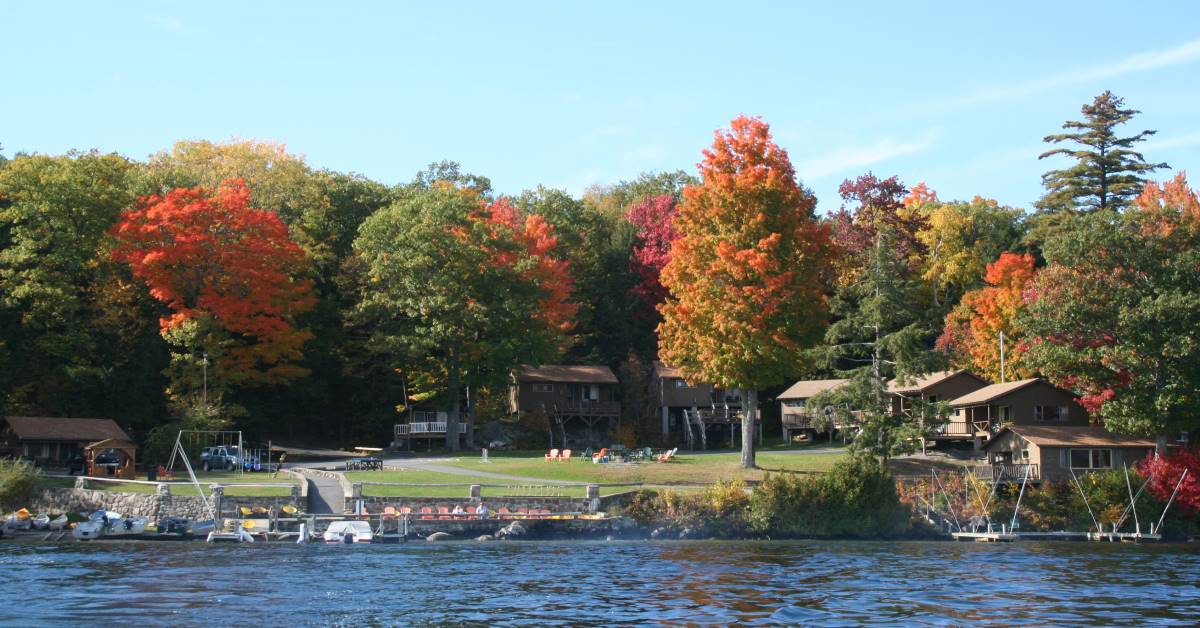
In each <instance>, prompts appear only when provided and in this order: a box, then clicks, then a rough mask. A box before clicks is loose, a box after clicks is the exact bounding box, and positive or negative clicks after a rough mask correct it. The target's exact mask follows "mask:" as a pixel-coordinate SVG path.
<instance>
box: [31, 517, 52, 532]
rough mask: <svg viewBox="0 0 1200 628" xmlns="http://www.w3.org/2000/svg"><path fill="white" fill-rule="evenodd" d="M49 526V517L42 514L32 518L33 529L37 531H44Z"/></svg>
mask: <svg viewBox="0 0 1200 628" xmlns="http://www.w3.org/2000/svg"><path fill="white" fill-rule="evenodd" d="M49 525H50V515H48V514H46V513H42V514H40V515H38V516H36V517H34V518H33V527H34V529H37V530H45V529H46V528H47V527H48V526H49Z"/></svg>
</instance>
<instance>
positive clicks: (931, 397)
mask: <svg viewBox="0 0 1200 628" xmlns="http://www.w3.org/2000/svg"><path fill="white" fill-rule="evenodd" d="M925 401H926V402H928V403H937V401H938V396H937V395H929V396H928V397H926V398H925Z"/></svg>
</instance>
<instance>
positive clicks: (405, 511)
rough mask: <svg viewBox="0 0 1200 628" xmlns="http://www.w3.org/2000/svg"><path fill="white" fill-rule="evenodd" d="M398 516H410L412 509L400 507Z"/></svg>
mask: <svg viewBox="0 0 1200 628" xmlns="http://www.w3.org/2000/svg"><path fill="white" fill-rule="evenodd" d="M400 514H402V515H411V514H412V508H410V507H408V506H401V507H400Z"/></svg>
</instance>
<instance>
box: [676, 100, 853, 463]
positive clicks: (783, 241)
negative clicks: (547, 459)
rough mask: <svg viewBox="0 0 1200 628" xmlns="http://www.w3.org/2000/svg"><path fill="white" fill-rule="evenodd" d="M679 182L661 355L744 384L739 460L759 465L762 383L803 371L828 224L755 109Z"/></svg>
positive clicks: (824, 268)
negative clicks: (696, 175)
mask: <svg viewBox="0 0 1200 628" xmlns="http://www.w3.org/2000/svg"><path fill="white" fill-rule="evenodd" d="M703 154H704V160H703V161H702V162H701V163H700V164H698V168H699V171H700V177H701V180H702V181H701V183H700V184H699V185H691V186H688V187H687V188H685V189H684V192H683V202H682V203H681V204H680V206H679V210H678V214H677V216H676V218H675V228H676V229H677V230H678V231H679V238H678V239H677V240H675V242H674V243H673V245H672V247H671V259H670V261H669V262H668V263H667V265H666V267H665V268H664V269H663V273H662V283H663V286H664V287H666V289H667V290H668V292H669V295H668V297H667V299H666V301H664V302H663V303H662V304H661V305H660V306H659V311H660V312H661V313H662V315H663V322H662V323H661V324H660V325H659V328H658V331H659V355H660V357H661V358H662V359H663V360H664V361H666V362H667V363H668V364H672V365H675V366H678V367H679V369H680V370H681V371H682V372H683V374H684V376H685V377H687V378H689V379H692V380H696V381H704V382H709V383H712V384H714V385H716V386H720V387H723V388H736V389H742V390H744V391H745V395H744V398H745V401H746V407H745V414H744V418H743V421H742V466H743V467H745V468H754V466H755V463H754V417H755V416H756V413H757V409H758V408H757V405H758V396H757V390H758V389H759V388H763V387H766V386H771V385H775V384H779V383H782V382H783V381H784V380H785V379H786V378H789V377H792V376H794V375H795V374H796V373H798V372H801V371H802V370H804V368H805V366H806V358H805V353H804V352H803V351H802V350H803V349H805V348H807V347H810V346H811V345H813V344H815V343H816V342H817V341H819V340H820V338H821V335H822V331H823V328H824V325H825V322H826V315H827V312H828V306H827V303H826V291H825V289H824V286H822V285H821V282H820V281H819V280H818V278H819V277H826V276H828V275H829V272H828V271H829V268H828V265H829V255H830V254H829V251H830V240H829V233H828V228H827V227H826V226H825V225H823V224H820V223H819V222H818V221H817V220H816V219H815V217H814V215H813V208H814V206H815V204H816V201H815V199H814V197H813V195H812V194H811V193H810V192H808V191H807V190H805V189H803V188H802V187H801V186H800V185H799V184H798V183H797V182H796V174H795V171H794V170H793V168H792V164H791V162H790V161H789V160H788V156H787V152H786V151H784V150H783V149H782V148H780V147H779V146H777V145H775V143H774V142H773V141H772V140H771V135H770V129H769V127H768V126H767V124H766V123H765V122H763V121H761V120H760V119H758V118H747V117H745V116H740V117H738V118H737V119H735V120H734V121H733V123H732V126H731V128H730V129H729V130H728V131H718V132H717V133H716V138H715V140H714V141H713V145H712V148H711V149H709V150H705V151H704V153H703Z"/></svg>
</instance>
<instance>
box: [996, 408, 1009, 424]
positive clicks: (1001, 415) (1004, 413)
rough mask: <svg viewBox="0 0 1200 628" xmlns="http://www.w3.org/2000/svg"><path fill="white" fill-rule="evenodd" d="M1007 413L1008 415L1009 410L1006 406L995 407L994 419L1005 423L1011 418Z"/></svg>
mask: <svg viewBox="0 0 1200 628" xmlns="http://www.w3.org/2000/svg"><path fill="white" fill-rule="evenodd" d="M1009 415H1010V411H1009V407H1008V406H1000V407H998V408H996V420H997V421H1000V422H1001V423H1007V422H1008V421H1009V420H1011V417H1010V416H1009Z"/></svg>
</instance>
